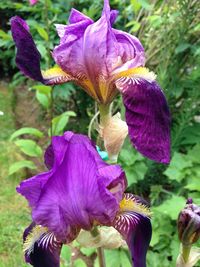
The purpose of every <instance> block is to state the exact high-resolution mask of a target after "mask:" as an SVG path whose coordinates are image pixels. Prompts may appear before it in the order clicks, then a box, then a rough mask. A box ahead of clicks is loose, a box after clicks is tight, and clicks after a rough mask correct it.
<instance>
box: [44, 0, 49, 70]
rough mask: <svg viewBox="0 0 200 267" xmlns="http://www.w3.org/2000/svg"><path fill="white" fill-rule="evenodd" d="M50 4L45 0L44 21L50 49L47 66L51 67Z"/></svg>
mask: <svg viewBox="0 0 200 267" xmlns="http://www.w3.org/2000/svg"><path fill="white" fill-rule="evenodd" d="M48 13H49V4H48V0H45V2H44V23H45V28H46V32H47V35H48V41H47V43H46V44H47V51H48V57H47V68H49V67H50V42H49V32H50V24H49V15H48Z"/></svg>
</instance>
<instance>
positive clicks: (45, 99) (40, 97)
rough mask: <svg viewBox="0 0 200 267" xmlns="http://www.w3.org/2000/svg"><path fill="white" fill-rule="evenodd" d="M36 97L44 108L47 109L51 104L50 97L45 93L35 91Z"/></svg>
mask: <svg viewBox="0 0 200 267" xmlns="http://www.w3.org/2000/svg"><path fill="white" fill-rule="evenodd" d="M36 98H37V100H38V102H39V103H40V104H41V105H42V106H43V107H44V108H46V109H48V108H49V107H50V105H51V99H50V97H48V96H47V95H46V94H43V93H40V92H39V91H37V92H36Z"/></svg>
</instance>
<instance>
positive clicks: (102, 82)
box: [83, 1, 119, 103]
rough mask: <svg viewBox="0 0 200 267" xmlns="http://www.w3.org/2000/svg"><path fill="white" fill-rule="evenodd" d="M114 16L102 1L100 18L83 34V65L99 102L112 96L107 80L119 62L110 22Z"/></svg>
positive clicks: (107, 4)
mask: <svg viewBox="0 0 200 267" xmlns="http://www.w3.org/2000/svg"><path fill="white" fill-rule="evenodd" d="M115 17H116V14H115V13H111V11H110V7H109V3H107V2H106V1H104V10H103V13H102V16H101V18H100V19H99V20H98V21H97V22H95V23H93V24H92V25H90V26H88V27H87V29H86V31H85V34H84V42H83V55H84V65H85V68H86V71H87V76H88V77H89V80H90V81H91V83H92V84H93V87H94V88H95V91H96V94H97V97H98V101H99V102H101V103H104V102H106V101H108V99H107V98H108V97H107V95H108V94H109V95H111V96H109V98H113V93H112V92H108V89H109V90H111V91H113V90H114V87H112V86H111V87H110V88H108V87H109V83H108V80H109V78H110V76H111V72H112V71H113V69H114V68H115V67H116V66H117V65H118V64H119V57H118V45H117V40H116V38H115V35H114V33H113V32H112V28H111V22H110V20H112V21H113V20H114V19H115ZM113 18H114V19H113ZM88 51H89V53H88ZM106 81H107V83H106ZM110 100H111V99H110Z"/></svg>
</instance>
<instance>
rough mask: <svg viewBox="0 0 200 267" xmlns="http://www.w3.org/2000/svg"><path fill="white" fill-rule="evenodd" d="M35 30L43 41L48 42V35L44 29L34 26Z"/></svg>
mask: <svg viewBox="0 0 200 267" xmlns="http://www.w3.org/2000/svg"><path fill="white" fill-rule="evenodd" d="M36 29H37V31H38V33H39V35H40V36H41V37H42V38H43V39H44V40H45V41H48V40H49V36H48V33H47V32H46V31H45V29H44V28H42V27H40V26H38V25H37V26H36Z"/></svg>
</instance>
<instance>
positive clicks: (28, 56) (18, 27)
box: [11, 16, 75, 85]
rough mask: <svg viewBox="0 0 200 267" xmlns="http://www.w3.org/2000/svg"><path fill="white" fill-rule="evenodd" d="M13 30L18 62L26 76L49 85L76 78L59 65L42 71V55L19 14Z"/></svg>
mask: <svg viewBox="0 0 200 267" xmlns="http://www.w3.org/2000/svg"><path fill="white" fill-rule="evenodd" d="M11 32H12V36H13V39H14V41H15V44H16V47H17V55H16V64H17V66H18V68H19V69H20V71H21V72H22V73H23V74H24V75H25V76H27V77H29V78H31V79H33V80H36V81H39V82H41V83H44V84H49V85H52V84H60V83H64V82H68V81H71V80H75V79H74V78H73V77H71V76H70V75H69V74H67V73H65V72H64V71H63V70H62V69H61V68H60V67H58V66H56V67H54V68H51V69H50V70H47V71H44V72H42V71H41V69H40V60H41V55H40V53H39V51H38V49H37V47H36V45H35V42H34V41H33V38H32V35H31V34H30V32H29V27H28V25H27V23H26V21H25V20H23V19H21V18H20V17H18V16H15V17H13V18H12V19H11Z"/></svg>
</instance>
